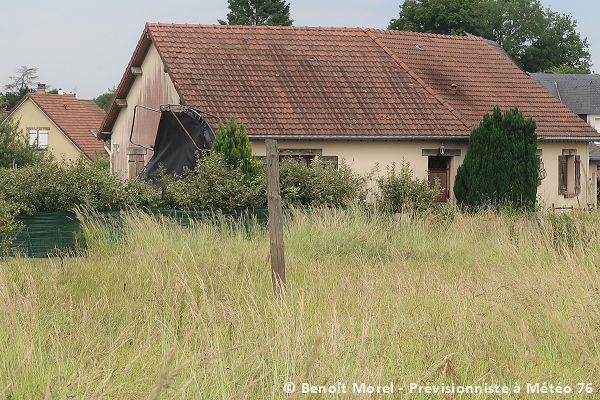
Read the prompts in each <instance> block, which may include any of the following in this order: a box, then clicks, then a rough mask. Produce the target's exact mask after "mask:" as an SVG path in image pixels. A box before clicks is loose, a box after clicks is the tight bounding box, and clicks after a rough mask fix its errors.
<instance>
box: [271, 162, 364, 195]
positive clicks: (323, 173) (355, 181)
mask: <svg viewBox="0 0 600 400" xmlns="http://www.w3.org/2000/svg"><path fill="white" fill-rule="evenodd" d="M279 177H280V178H279V179H280V181H279V185H280V190H281V200H282V203H283V204H284V205H294V206H344V205H348V204H350V203H353V202H356V201H357V200H360V201H362V200H364V199H365V198H366V194H367V190H366V178H364V177H362V176H359V175H358V174H356V173H354V172H353V171H352V169H351V168H350V167H349V166H348V165H347V164H346V163H345V162H344V161H343V160H342V162H341V163H340V165H339V167H338V168H335V166H334V165H333V164H332V163H330V162H328V163H323V162H322V161H321V158H320V157H315V158H314V159H313V160H312V162H311V166H310V167H308V165H306V164H304V162H302V160H298V159H295V158H284V159H283V160H282V161H281V163H280V166H279Z"/></svg>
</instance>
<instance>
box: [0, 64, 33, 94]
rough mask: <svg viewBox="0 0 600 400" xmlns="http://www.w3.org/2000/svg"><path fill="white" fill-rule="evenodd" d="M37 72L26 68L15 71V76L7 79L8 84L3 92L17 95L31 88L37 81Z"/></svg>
mask: <svg viewBox="0 0 600 400" xmlns="http://www.w3.org/2000/svg"><path fill="white" fill-rule="evenodd" d="M37 70H38V69H37V68H27V67H26V66H22V67H21V68H19V69H17V75H15V76H10V77H9V78H8V79H10V83H9V84H7V85H4V90H6V91H7V92H10V93H19V91H21V90H23V89H24V88H26V87H29V86H31V85H32V84H33V83H35V81H36V80H37V79H39V76H38V75H37Z"/></svg>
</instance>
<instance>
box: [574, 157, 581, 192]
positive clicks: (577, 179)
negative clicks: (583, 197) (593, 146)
mask: <svg viewBox="0 0 600 400" xmlns="http://www.w3.org/2000/svg"><path fill="white" fill-rule="evenodd" d="M579 193H581V156H575V194H579Z"/></svg>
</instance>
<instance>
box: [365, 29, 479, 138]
mask: <svg viewBox="0 0 600 400" xmlns="http://www.w3.org/2000/svg"><path fill="white" fill-rule="evenodd" d="M363 32H365V33H366V34H367V36H369V37H370V38H371V40H373V42H375V44H376V45H377V46H379V47H380V48H381V49H382V50H383V51H384V52H385V53H386V54H387V55H389V56H390V57H391V58H392V60H394V61H395V62H396V64H398V66H399V67H400V68H402V69H403V70H404V71H405V72H406V73H407V74H408V75H410V77H411V78H413V79H414V80H415V81H417V82H418V83H419V85H421V87H422V88H423V89H425V91H426V92H427V93H429V94H430V95H431V96H433V98H434V99H435V100H436V101H437V102H438V103H440V104H441V105H442V106H443V107H444V108H446V109H447V110H448V111H450V113H451V114H452V115H453V116H454V117H455V118H457V119H458V120H459V121H460V122H461V123H462V124H463V125H464V126H465V127H466V128H467V129H468V130H471V129H472V127H471V124H469V123H468V122H467V120H466V119H465V117H463V115H462V114H461V113H460V112H459V111H457V110H456V109H454V107H452V106H451V105H450V104H449V103H448V102H447V101H446V100H444V98H443V97H442V96H441V95H440V94H438V93H437V92H436V91H435V90H433V88H431V86H429V85H427V84H426V83H425V81H423V79H421V78H420V77H419V76H418V75H417V74H416V73H415V72H414V71H413V70H411V69H410V68H409V67H408V65H406V64H405V63H404V62H403V61H402V60H400V59H399V58H398V56H396V54H394V52H392V51H391V50H390V49H389V48H388V47H387V46H386V45H384V44H383V43H381V41H380V40H379V38H378V37H377V36H375V35H374V34H373V33H372V32H371V31H370V30H368V29H364V30H363Z"/></svg>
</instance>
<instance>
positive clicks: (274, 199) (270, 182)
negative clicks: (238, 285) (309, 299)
mask: <svg viewBox="0 0 600 400" xmlns="http://www.w3.org/2000/svg"><path fill="white" fill-rule="evenodd" d="M265 145H266V146H267V204H268V208H269V236H270V238H271V277H272V279H273V293H275V295H276V296H279V297H280V298H282V299H284V298H285V294H286V283H285V254H284V246H283V213H282V211H281V193H280V190H279V152H278V151H277V141H276V140H272V139H267V140H265Z"/></svg>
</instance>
